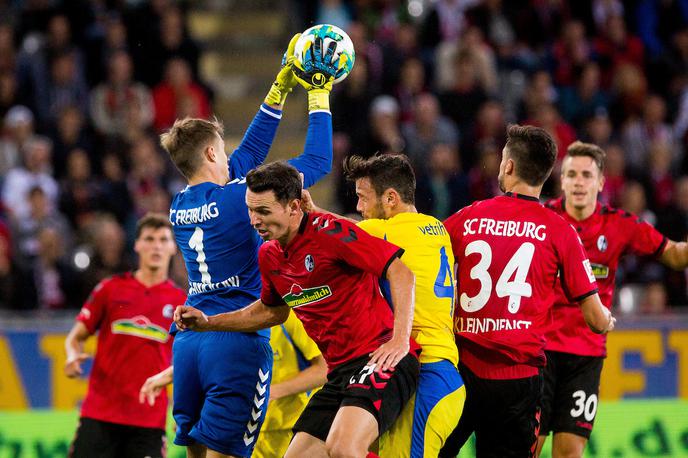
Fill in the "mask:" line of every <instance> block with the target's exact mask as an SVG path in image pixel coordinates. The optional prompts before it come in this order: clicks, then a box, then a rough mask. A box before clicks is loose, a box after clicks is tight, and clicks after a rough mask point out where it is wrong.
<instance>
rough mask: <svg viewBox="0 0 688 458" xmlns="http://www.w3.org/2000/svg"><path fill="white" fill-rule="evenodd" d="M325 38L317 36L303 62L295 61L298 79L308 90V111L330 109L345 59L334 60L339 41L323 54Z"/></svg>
mask: <svg viewBox="0 0 688 458" xmlns="http://www.w3.org/2000/svg"><path fill="white" fill-rule="evenodd" d="M322 45H323V40H322V38H321V37H318V36H316V37H315V38H314V40H313V44H312V46H310V47H309V48H308V49H307V50H306V51H305V52H304V55H303V63H301V62H299V61H296V60H295V61H294V66H293V71H294V76H295V77H296V80H297V81H298V82H299V84H301V86H303V87H304V88H305V89H306V90H307V91H308V111H313V110H327V111H329V109H330V97H329V96H330V91H331V90H332V84H333V82H334V79H335V75H336V74H337V71H338V70H339V67H340V65H343V61H342V60H340V59H338V60H337V62H332V60H333V58H334V52H335V50H336V49H337V43H335V42H331V43H330V44H329V46H328V47H327V51H326V52H325V55H324V56H323V52H322Z"/></svg>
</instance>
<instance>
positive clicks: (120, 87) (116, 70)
mask: <svg viewBox="0 0 688 458" xmlns="http://www.w3.org/2000/svg"><path fill="white" fill-rule="evenodd" d="M131 78H132V61H131V57H129V55H128V54H127V53H126V52H125V51H117V52H115V53H114V54H112V56H111V57H110V60H109V61H108V80H107V82H104V83H101V84H99V85H98V86H97V87H96V88H95V89H94V90H93V96H92V98H91V111H90V113H91V118H92V120H93V125H94V127H95V128H96V130H97V131H98V132H99V133H101V134H103V135H121V134H122V133H123V132H124V131H125V126H126V124H127V114H128V110H129V106H130V105H131V104H136V105H137V106H138V107H140V109H141V118H140V120H139V121H140V122H141V124H142V125H143V126H144V127H145V126H150V125H151V123H152V122H153V116H154V111H153V100H152V98H151V95H150V91H149V90H148V88H146V87H145V86H144V85H143V84H141V83H138V82H135V81H133V80H132V79H131Z"/></svg>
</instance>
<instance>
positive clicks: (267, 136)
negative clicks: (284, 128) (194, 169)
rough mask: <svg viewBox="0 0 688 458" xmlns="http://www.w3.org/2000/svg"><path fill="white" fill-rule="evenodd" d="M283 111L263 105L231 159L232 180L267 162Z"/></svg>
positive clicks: (271, 105)
mask: <svg viewBox="0 0 688 458" xmlns="http://www.w3.org/2000/svg"><path fill="white" fill-rule="evenodd" d="M280 119H282V111H281V106H280V105H274V104H270V105H267V104H263V105H261V106H260V109H259V110H258V113H257V114H256V116H255V117H254V118H253V121H252V122H251V125H249V126H248V129H246V133H245V134H244V138H243V139H242V140H241V143H240V144H239V147H238V148H237V149H236V150H235V151H234V153H233V154H232V156H231V157H230V158H229V171H230V175H231V177H232V178H237V177H242V176H244V175H246V174H247V173H248V172H249V171H250V170H251V169H253V168H255V167H257V166H259V165H260V164H262V163H263V161H265V158H266V157H267V156H268V153H269V152H270V147H271V146H272V142H273V141H274V139H275V134H276V133H277V128H278V127H279V123H280Z"/></svg>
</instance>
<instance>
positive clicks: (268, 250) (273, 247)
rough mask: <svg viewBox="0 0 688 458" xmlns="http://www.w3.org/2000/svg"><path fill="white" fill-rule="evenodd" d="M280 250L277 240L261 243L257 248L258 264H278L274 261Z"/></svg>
mask: <svg viewBox="0 0 688 458" xmlns="http://www.w3.org/2000/svg"><path fill="white" fill-rule="evenodd" d="M280 251H281V249H280V246H279V242H278V241H277V240H270V241H268V242H265V243H263V244H262V245H261V246H260V248H258V263H259V265H260V266H262V265H263V264H265V263H274V262H278V261H276V259H277V258H278V255H279V253H280Z"/></svg>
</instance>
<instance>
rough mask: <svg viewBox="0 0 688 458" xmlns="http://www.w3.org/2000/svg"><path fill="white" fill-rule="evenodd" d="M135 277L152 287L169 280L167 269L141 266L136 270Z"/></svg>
mask: <svg viewBox="0 0 688 458" xmlns="http://www.w3.org/2000/svg"><path fill="white" fill-rule="evenodd" d="M134 278H136V279H137V280H138V281H140V282H141V283H143V284H144V285H145V286H146V287H151V286H154V285H157V284H159V283H162V282H164V281H165V280H167V269H163V268H160V269H150V268H147V267H145V266H141V267H139V268H138V269H137V270H136V271H135V272H134Z"/></svg>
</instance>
